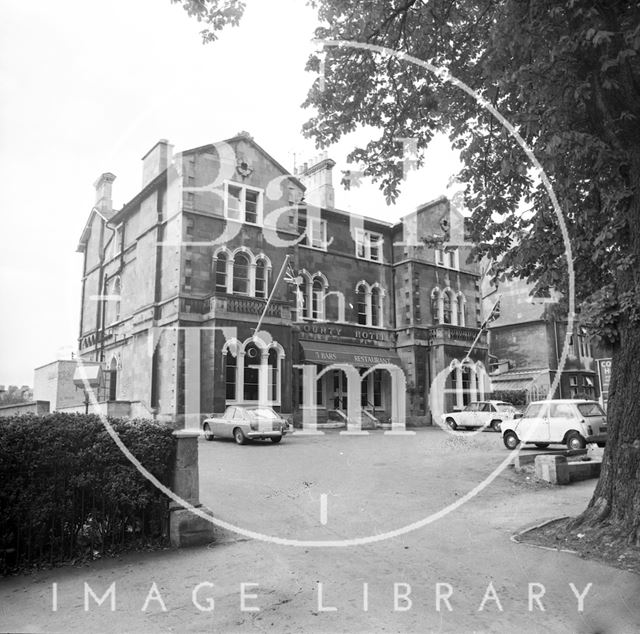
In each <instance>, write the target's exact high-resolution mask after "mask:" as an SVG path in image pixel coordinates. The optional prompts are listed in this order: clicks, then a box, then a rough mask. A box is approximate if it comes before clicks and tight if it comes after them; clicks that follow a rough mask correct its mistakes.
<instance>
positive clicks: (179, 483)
mask: <svg viewBox="0 0 640 634" xmlns="http://www.w3.org/2000/svg"><path fill="white" fill-rule="evenodd" d="M173 435H174V436H175V437H176V438H177V440H178V446H177V448H176V463H175V469H174V474H173V487H172V488H173V492H174V493H175V494H176V495H178V496H180V497H181V498H182V499H183V500H184V501H185V502H188V503H189V504H191V505H192V506H195V507H199V508H201V509H202V510H204V511H205V512H207V514H211V511H210V510H209V509H207V508H206V507H203V506H202V505H201V504H200V485H199V473H198V437H199V436H200V432H199V431H197V430H192V429H179V430H178V431H174V432H173ZM214 533H215V531H214V525H213V524H212V523H211V522H209V521H207V520H205V519H204V518H202V517H200V516H198V515H195V514H194V513H193V512H191V511H190V510H188V509H185V508H184V507H182V506H180V505H179V504H176V503H175V502H173V501H172V502H171V504H170V506H169V537H170V539H171V545H172V546H174V547H177V548H183V547H185V546H201V545H203V544H208V543H210V542H212V541H214Z"/></svg>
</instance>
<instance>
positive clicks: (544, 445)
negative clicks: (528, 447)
mask: <svg viewBox="0 0 640 634" xmlns="http://www.w3.org/2000/svg"><path fill="white" fill-rule="evenodd" d="M533 444H534V445H535V446H536V447H538V448H539V449H546V448H547V447H548V446H549V443H548V442H536V443H533Z"/></svg>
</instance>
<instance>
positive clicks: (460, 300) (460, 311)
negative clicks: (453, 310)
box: [458, 293, 466, 326]
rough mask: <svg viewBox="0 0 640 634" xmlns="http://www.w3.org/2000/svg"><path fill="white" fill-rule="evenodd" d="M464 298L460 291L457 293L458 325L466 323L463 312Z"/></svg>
mask: <svg viewBox="0 0 640 634" xmlns="http://www.w3.org/2000/svg"><path fill="white" fill-rule="evenodd" d="M464 308H465V299H464V295H462V293H458V325H459V326H464V325H465V324H466V318H465V314H464Z"/></svg>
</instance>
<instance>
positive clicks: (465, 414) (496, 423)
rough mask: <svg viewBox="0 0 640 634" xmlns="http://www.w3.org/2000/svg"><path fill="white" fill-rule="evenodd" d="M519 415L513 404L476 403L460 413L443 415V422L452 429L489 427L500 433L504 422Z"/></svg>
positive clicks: (470, 404)
mask: <svg viewBox="0 0 640 634" xmlns="http://www.w3.org/2000/svg"><path fill="white" fill-rule="evenodd" d="M519 415H520V412H518V410H517V409H516V408H515V407H514V406H513V405H512V404H511V403H506V402H504V401H474V402H473V403H469V404H468V405H467V406H466V407H465V408H464V409H463V410H462V411H460V412H450V413H448V414H443V415H442V420H443V422H444V424H445V425H447V427H449V428H450V429H458V428H459V427H465V428H468V429H475V428H477V427H485V428H487V427H488V428H489V429H493V430H494V431H498V432H499V431H500V426H501V424H502V421H504V420H511V419H512V418H515V417H516V416H519Z"/></svg>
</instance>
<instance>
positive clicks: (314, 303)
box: [311, 277, 324, 319]
mask: <svg viewBox="0 0 640 634" xmlns="http://www.w3.org/2000/svg"><path fill="white" fill-rule="evenodd" d="M323 295H324V286H323V285H322V280H321V279H320V278H318V277H316V278H314V280H313V285H312V287H311V319H322V317H323V313H324V310H323V309H324V306H323V305H324V301H323V297H322V296H323Z"/></svg>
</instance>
